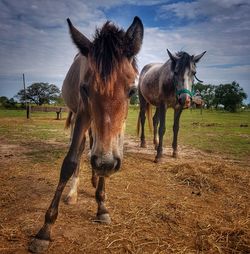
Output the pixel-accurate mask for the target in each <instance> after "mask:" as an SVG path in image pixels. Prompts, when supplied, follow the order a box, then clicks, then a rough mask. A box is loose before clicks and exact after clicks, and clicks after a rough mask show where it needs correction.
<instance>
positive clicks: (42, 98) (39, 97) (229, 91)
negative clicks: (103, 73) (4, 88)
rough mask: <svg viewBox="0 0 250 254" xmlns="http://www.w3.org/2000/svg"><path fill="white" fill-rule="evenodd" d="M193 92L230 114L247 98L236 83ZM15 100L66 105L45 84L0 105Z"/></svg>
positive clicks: (11, 104)
mask: <svg viewBox="0 0 250 254" xmlns="http://www.w3.org/2000/svg"><path fill="white" fill-rule="evenodd" d="M193 91H194V93H195V94H196V95H197V94H198V95H199V96H200V97H201V98H202V100H203V101H204V106H205V108H207V109H210V108H215V109H218V108H220V107H221V106H222V107H223V108H224V109H225V110H227V111H230V112H235V111H236V110H237V109H238V108H240V107H241V106H242V105H243V101H244V99H246V98H247V94H246V93H245V92H244V90H243V88H242V87H240V85H239V84H238V83H237V82H236V81H233V82H232V83H228V84H220V85H218V86H215V85H211V84H202V83H196V84H194V85H193ZM15 99H17V100H18V101H19V102H20V103H21V105H22V106H23V107H25V102H29V103H33V104H36V105H43V104H57V105H64V101H63V99H62V96H61V91H60V89H59V88H58V87H57V86H56V85H54V84H49V83H43V82H39V83H33V84H32V85H30V86H28V87H27V89H26V90H24V89H21V90H20V91H19V92H18V93H17V95H15V96H14V98H11V99H8V98H7V97H5V96H2V97H0V105H2V106H3V107H5V108H15V107H16V105H17V103H18V102H17V101H16V100H15ZM130 103H131V104H138V103H139V100H138V93H135V94H134V95H133V96H132V98H131V100H130ZM249 106H250V105H248V107H249Z"/></svg>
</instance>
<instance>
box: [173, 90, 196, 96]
mask: <svg viewBox="0 0 250 254" xmlns="http://www.w3.org/2000/svg"><path fill="white" fill-rule="evenodd" d="M175 90H176V95H180V94H182V93H187V94H189V95H190V97H193V96H194V92H193V91H192V92H191V91H189V90H188V89H185V88H184V89H181V90H177V88H175Z"/></svg>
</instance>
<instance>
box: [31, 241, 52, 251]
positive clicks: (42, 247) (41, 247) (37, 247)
mask: <svg viewBox="0 0 250 254" xmlns="http://www.w3.org/2000/svg"><path fill="white" fill-rule="evenodd" d="M49 243H50V241H49V240H42V239H38V238H34V239H33V240H32V242H31V244H30V246H29V251H30V252H33V253H44V252H45V251H46V250H47V249H48V247H49Z"/></svg>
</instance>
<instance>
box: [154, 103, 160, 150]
mask: <svg viewBox="0 0 250 254" xmlns="http://www.w3.org/2000/svg"><path fill="white" fill-rule="evenodd" d="M158 124H159V109H158V107H157V108H156V110H155V114H154V116H153V126H154V139H153V142H154V146H155V150H157V147H158V143H159V140H158V137H157V130H158Z"/></svg>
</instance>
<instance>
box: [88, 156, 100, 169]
mask: <svg viewBox="0 0 250 254" xmlns="http://www.w3.org/2000/svg"><path fill="white" fill-rule="evenodd" d="M97 159H98V157H97V156H96V155H92V156H91V159H90V163H91V166H92V168H94V169H95V168H97Z"/></svg>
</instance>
